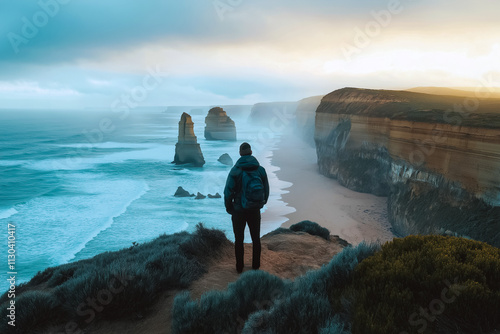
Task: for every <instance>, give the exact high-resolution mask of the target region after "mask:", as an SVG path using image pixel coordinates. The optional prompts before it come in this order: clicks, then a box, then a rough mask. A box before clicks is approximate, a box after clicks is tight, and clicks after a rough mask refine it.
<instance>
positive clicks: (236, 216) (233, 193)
mask: <svg viewBox="0 0 500 334" xmlns="http://www.w3.org/2000/svg"><path fill="white" fill-rule="evenodd" d="M240 155H241V157H240V158H239V159H238V161H237V162H236V164H235V165H234V167H233V168H232V169H231V171H230V172H229V175H228V177H227V181H226V187H225V188H224V204H225V206H226V211H227V213H229V214H230V215H231V216H232V217H231V220H232V222H233V231H234V239H235V240H234V252H235V255H236V271H237V272H238V273H241V272H242V271H243V265H244V262H243V255H244V248H243V239H244V236H245V226H246V224H248V228H249V229H250V236H251V237H252V268H253V269H259V267H260V248H261V247H260V209H261V208H262V207H263V206H264V204H266V203H267V199H268V198H269V182H268V180H267V174H266V170H265V169H264V167H262V166H261V165H260V164H259V162H258V161H257V159H255V157H254V156H252V148H251V147H250V144H248V143H243V144H241V146H240Z"/></svg>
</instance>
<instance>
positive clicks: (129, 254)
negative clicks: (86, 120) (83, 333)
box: [0, 224, 229, 333]
mask: <svg viewBox="0 0 500 334" xmlns="http://www.w3.org/2000/svg"><path fill="white" fill-rule="evenodd" d="M224 242H229V241H227V239H226V237H225V235H224V233H223V232H221V231H217V230H213V229H206V228H204V227H203V225H202V224H199V225H197V227H196V231H195V232H194V233H192V234H189V233H187V232H181V233H176V234H174V235H161V236H159V237H158V238H156V239H154V240H152V241H150V242H147V243H144V244H137V243H135V244H134V245H133V246H132V247H129V248H125V249H122V250H119V251H114V252H104V253H101V254H99V255H96V256H94V257H93V258H90V259H86V260H81V261H77V262H73V263H68V264H65V265H61V266H58V267H53V268H48V269H45V270H44V271H42V272H39V273H38V274H37V275H35V277H33V279H32V280H30V281H29V282H27V283H25V284H23V285H20V289H18V290H17V291H16V292H17V293H16V300H17V301H18V302H16V305H19V306H21V305H27V306H26V307H24V306H23V311H22V313H21V314H22V316H25V317H26V319H29V320H28V321H26V323H27V324H33V326H32V327H33V328H39V327H40V326H42V325H43V324H45V323H47V322H48V321H53V320H57V319H59V318H57V319H54V318H50V317H49V316H47V313H48V312H49V311H48V310H53V309H54V308H56V309H57V310H58V311H57V312H56V313H57V314H59V315H61V317H63V316H64V317H63V318H64V319H62V318H61V319H62V320H61V321H60V322H64V321H70V320H71V321H76V322H77V323H78V324H79V325H80V327H81V328H83V327H85V326H86V325H88V324H89V323H90V322H92V321H93V320H94V319H96V318H103V319H114V318H118V317H129V318H130V317H132V318H133V317H140V316H141V315H142V313H143V312H145V311H147V308H148V307H149V306H150V305H151V304H152V303H153V302H154V300H155V299H156V298H157V297H158V296H159V295H160V293H161V292H162V291H165V290H168V289H175V288H187V287H188V286H189V285H190V284H191V282H193V281H194V280H195V279H197V278H199V277H200V276H201V275H202V274H203V273H204V272H205V271H206V268H205V266H206V264H207V260H208V259H209V258H210V257H214V256H217V254H219V249H220V247H221V246H222V245H223V244H224ZM42 289H43V292H41V290H42ZM6 302H8V299H7V295H6V294H4V295H3V296H2V297H1V299H0V304H1V305H6V304H5V303H6ZM19 312H21V311H19ZM19 319H21V318H19ZM2 333H3V331H2ZM23 333H25V332H23Z"/></svg>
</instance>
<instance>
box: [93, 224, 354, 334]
mask: <svg viewBox="0 0 500 334" xmlns="http://www.w3.org/2000/svg"><path fill="white" fill-rule="evenodd" d="M261 240H262V254H261V268H260V269H261V270H265V271H267V272H269V273H270V274H273V275H276V276H279V277H281V278H286V279H294V278H295V277H297V276H301V275H303V274H305V273H306V272H307V271H308V270H311V269H318V268H320V267H321V266H322V265H323V264H326V263H328V262H329V261H330V260H331V258H332V257H333V256H334V255H335V254H337V253H338V252H340V251H341V250H342V249H343V247H344V245H345V243H344V242H343V240H341V239H338V238H337V237H334V236H331V241H327V240H324V239H322V238H320V237H317V236H312V235H309V234H307V233H302V232H297V233H290V234H288V233H287V234H278V235H274V236H264V237H262V239H261ZM251 259H252V245H251V244H245V269H244V272H245V271H247V270H252V269H251ZM239 276H240V275H239V274H238V273H237V272H236V268H235V260H234V249H233V244H228V245H225V246H223V249H222V251H221V256H220V257H219V258H218V259H217V260H215V261H214V262H213V263H212V264H210V265H209V269H208V272H207V273H206V274H204V275H203V276H202V277H201V278H200V279H198V280H197V281H195V282H193V284H191V287H190V288H189V291H190V293H191V297H192V298H196V299H197V298H199V297H200V296H201V295H202V294H203V293H205V292H207V291H210V290H224V289H225V288H226V287H227V285H228V284H229V283H231V282H234V281H236V280H237V279H238V277H239ZM178 292H180V291H179V290H171V291H167V292H164V293H163V294H162V295H161V296H160V297H159V299H158V301H157V302H156V303H155V304H154V305H152V307H151V309H150V310H148V312H147V313H145V314H144V315H142V318H137V319H130V320H120V321H114V322H110V321H100V322H99V323H96V324H95V325H94V326H92V327H90V328H88V329H86V330H85V333H95V334H114V333H117V334H118V333H120V334H142V333H152V334H156V333H158V334H162V333H170V328H171V325H172V317H171V309H172V305H173V301H174V298H175V295H176V294H177V293H178Z"/></svg>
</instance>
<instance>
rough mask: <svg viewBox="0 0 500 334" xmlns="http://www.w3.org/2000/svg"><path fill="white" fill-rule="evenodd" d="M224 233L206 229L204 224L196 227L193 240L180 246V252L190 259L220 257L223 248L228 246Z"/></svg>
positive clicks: (188, 240) (190, 239)
mask: <svg viewBox="0 0 500 334" xmlns="http://www.w3.org/2000/svg"><path fill="white" fill-rule="evenodd" d="M228 243H229V240H228V239H227V238H226V235H225V234H224V232H222V231H220V230H217V229H214V228H211V229H208V228H205V227H204V226H203V224H201V223H200V224H198V225H196V231H195V232H194V233H193V235H192V236H191V238H189V239H187V240H186V241H184V242H183V243H182V244H181V245H180V250H181V251H182V252H184V254H186V255H187V256H188V257H196V258H198V259H201V260H203V259H205V258H206V257H210V256H213V255H218V253H219V250H220V249H221V246H222V245H224V244H228Z"/></svg>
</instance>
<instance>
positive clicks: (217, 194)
mask: <svg viewBox="0 0 500 334" xmlns="http://www.w3.org/2000/svg"><path fill="white" fill-rule="evenodd" d="M207 196H208V198H222V196H221V195H220V194H219V193H215V195H211V194H208V195H207Z"/></svg>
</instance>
